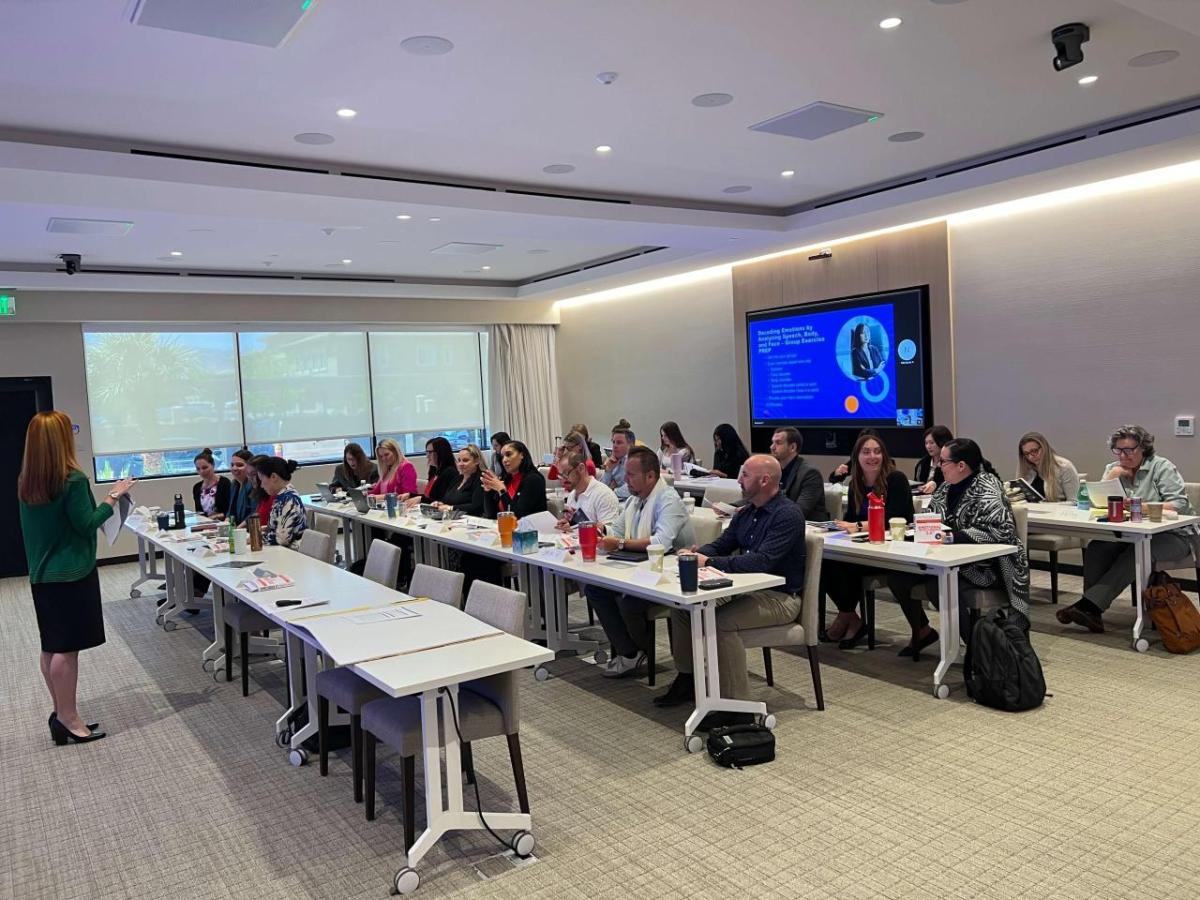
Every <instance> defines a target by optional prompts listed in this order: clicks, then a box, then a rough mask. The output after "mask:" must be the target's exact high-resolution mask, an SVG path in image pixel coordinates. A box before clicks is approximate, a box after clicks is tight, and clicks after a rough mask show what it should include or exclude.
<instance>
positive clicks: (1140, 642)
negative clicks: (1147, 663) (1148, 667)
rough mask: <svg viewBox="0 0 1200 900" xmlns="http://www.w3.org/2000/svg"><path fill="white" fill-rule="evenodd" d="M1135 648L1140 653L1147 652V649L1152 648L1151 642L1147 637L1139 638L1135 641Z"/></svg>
mask: <svg viewBox="0 0 1200 900" xmlns="http://www.w3.org/2000/svg"><path fill="white" fill-rule="evenodd" d="M1133 649H1134V650H1136V651H1137V652H1138V653H1145V652H1146V651H1147V650H1149V649H1150V642H1149V641H1148V640H1146V639H1145V638H1138V639H1137V640H1136V641H1134V642H1133Z"/></svg>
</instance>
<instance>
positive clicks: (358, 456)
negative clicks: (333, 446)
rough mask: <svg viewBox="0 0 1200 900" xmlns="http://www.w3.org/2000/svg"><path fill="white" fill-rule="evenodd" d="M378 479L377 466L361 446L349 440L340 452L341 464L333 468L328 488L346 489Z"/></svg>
mask: <svg viewBox="0 0 1200 900" xmlns="http://www.w3.org/2000/svg"><path fill="white" fill-rule="evenodd" d="M378 480H379V468H378V467H377V466H376V465H375V463H373V462H371V459H370V457H369V456H367V454H366V451H365V450H363V448H362V446H361V445H359V444H356V443H354V442H353V441H351V442H350V443H349V444H347V445H346V449H345V451H344V452H343V453H342V464H341V465H340V466H338V467H337V468H336V469H334V470H333V480H332V481H330V482H329V489H330V490H333V491H339V490H340V491H348V490H350V488H356V487H358V486H359V485H360V484H372V483H374V482H376V481H378Z"/></svg>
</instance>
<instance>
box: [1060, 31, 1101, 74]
mask: <svg viewBox="0 0 1200 900" xmlns="http://www.w3.org/2000/svg"><path fill="white" fill-rule="evenodd" d="M1091 36H1092V32H1091V30H1090V29H1089V28H1088V27H1087V26H1086V25H1083V24H1081V23H1079V22H1075V23H1073V24H1071V25H1059V26H1058V27H1057V28H1055V29H1054V30H1053V31H1052V32H1050V40H1052V41H1054V50H1055V52H1056V54H1057V55H1056V56H1055V57H1054V71H1055V72H1061V71H1062V70H1063V69H1069V68H1071V66H1077V65H1079V64H1080V63H1081V62H1083V45H1084V44H1086V43H1087V42H1088V39H1089V38H1091Z"/></svg>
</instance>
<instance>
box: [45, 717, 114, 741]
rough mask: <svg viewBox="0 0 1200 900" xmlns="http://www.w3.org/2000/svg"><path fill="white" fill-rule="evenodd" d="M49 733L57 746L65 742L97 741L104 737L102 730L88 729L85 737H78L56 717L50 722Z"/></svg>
mask: <svg viewBox="0 0 1200 900" xmlns="http://www.w3.org/2000/svg"><path fill="white" fill-rule="evenodd" d="M50 734H51V736H52V737H53V738H54V743H55V744H57V745H58V746H59V747H62V746H65V745H66V744H90V743H91V742H92V741H98V740H100V739H101V738H102V737H105V733H104V732H103V731H91V730H90V729H89V731H88V734H87V736H86V737H80V736H79V735H77V734H76V733H75V732H73V731H72V730H71V729H69V728H68V727H67V726H66V725H64V724H63V723H62V722H60V721H58V719H57V718H55V719H53V720H52V721H51V722H50Z"/></svg>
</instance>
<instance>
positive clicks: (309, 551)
mask: <svg viewBox="0 0 1200 900" xmlns="http://www.w3.org/2000/svg"><path fill="white" fill-rule="evenodd" d="M333 546H334V540H333V538H331V537H330V536H329V535H328V534H326V533H325V532H323V531H318V530H317V529H315V528H309V529H306V530H305V532H304V534H302V535H301V536H300V544H299V545H298V546H297V547H296V549H297V550H299V551H300V552H301V553H303V554H304V555H305V556H311V557H312V558H313V559H319V560H321V562H327V563H329V564H330V565H333Z"/></svg>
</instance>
